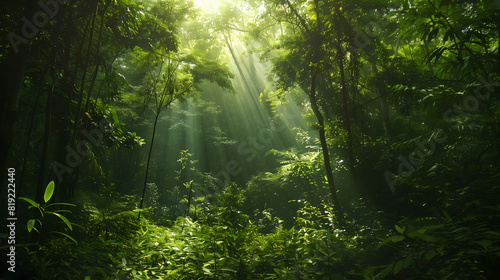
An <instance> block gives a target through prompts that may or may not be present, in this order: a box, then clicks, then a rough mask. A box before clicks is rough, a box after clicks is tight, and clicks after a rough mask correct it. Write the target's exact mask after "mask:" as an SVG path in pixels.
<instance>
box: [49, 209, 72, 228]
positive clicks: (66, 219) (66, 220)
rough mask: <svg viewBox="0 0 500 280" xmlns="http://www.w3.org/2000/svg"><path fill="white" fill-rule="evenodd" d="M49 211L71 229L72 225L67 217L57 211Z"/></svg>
mask: <svg viewBox="0 0 500 280" xmlns="http://www.w3.org/2000/svg"><path fill="white" fill-rule="evenodd" d="M50 213H51V214H53V215H56V216H57V217H59V218H60V219H61V220H62V221H63V222H64V223H65V224H66V225H67V226H68V227H69V229H71V230H73V227H72V226H71V223H70V221H69V220H68V218H66V217H64V216H63V215H61V214H59V213H55V212H50Z"/></svg>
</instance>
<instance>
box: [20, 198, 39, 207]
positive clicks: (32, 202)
mask: <svg viewBox="0 0 500 280" xmlns="http://www.w3.org/2000/svg"><path fill="white" fill-rule="evenodd" d="M19 199H22V200H24V201H27V202H28V203H29V204H31V205H32V206H33V207H36V208H40V204H38V203H36V202H35V201H33V200H32V199H29V198H27V197H19Z"/></svg>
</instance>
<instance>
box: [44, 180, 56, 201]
mask: <svg viewBox="0 0 500 280" xmlns="http://www.w3.org/2000/svg"><path fill="white" fill-rule="evenodd" d="M54 188H55V183H54V181H50V183H49V184H48V185H47V188H46V189H45V194H44V195H43V200H44V201H45V203H47V201H49V200H50V198H51V197H52V195H53V194H54Z"/></svg>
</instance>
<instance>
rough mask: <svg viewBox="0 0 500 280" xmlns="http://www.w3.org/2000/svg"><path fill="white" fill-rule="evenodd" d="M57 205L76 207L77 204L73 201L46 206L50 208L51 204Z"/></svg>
mask: <svg viewBox="0 0 500 280" xmlns="http://www.w3.org/2000/svg"><path fill="white" fill-rule="evenodd" d="M55 205H61V206H73V207H76V205H75V204H72V203H64V202H57V203H51V204H49V205H47V206H46V207H45V208H49V207H50V206H55Z"/></svg>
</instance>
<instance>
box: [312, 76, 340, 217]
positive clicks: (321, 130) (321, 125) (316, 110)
mask: <svg viewBox="0 0 500 280" xmlns="http://www.w3.org/2000/svg"><path fill="white" fill-rule="evenodd" d="M316 75H317V74H316V70H315V69H313V70H311V88H310V93H309V102H310V103H311V108H312V110H313V112H314V115H315V116H316V119H317V120H318V125H319V141H320V143H321V150H322V151H323V160H324V162H325V171H326V178H327V181H328V187H329V189H330V194H331V195H332V199H333V207H334V209H335V212H336V214H337V217H338V219H339V222H340V223H341V224H343V222H344V212H343V211H342V207H341V206H340V203H339V198H338V195H337V189H336V188H335V184H334V181H333V171H332V166H331V163H330V152H329V151H328V145H327V143H326V135H325V122H324V119H323V114H321V112H320V110H319V107H318V103H317V100H316Z"/></svg>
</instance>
